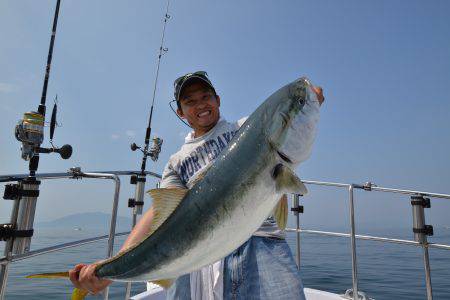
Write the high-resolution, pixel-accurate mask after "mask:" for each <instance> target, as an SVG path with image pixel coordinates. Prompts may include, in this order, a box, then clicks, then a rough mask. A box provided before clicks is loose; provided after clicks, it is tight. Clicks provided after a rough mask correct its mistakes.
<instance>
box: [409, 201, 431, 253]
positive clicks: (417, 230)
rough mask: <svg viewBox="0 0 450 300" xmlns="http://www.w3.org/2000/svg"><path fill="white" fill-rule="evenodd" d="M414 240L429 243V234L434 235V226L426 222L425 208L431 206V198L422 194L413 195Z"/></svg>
mask: <svg viewBox="0 0 450 300" xmlns="http://www.w3.org/2000/svg"><path fill="white" fill-rule="evenodd" d="M411 205H412V216H413V232H414V240H415V241H416V242H418V243H421V244H426V243H427V236H431V235H433V226H431V225H426V224H425V208H430V207H431V203H430V199H429V198H425V197H424V196H422V195H414V196H411Z"/></svg>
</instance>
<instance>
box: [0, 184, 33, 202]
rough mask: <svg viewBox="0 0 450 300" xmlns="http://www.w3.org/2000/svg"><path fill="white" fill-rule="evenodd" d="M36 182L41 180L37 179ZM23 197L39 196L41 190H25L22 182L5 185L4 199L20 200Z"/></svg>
mask: <svg viewBox="0 0 450 300" xmlns="http://www.w3.org/2000/svg"><path fill="white" fill-rule="evenodd" d="M27 184H30V182H27ZM36 184H39V181H36ZM22 197H39V190H24V189H22V188H21V185H20V184H7V185H5V192H4V194H3V199H5V200H19V199H20V198H22Z"/></svg>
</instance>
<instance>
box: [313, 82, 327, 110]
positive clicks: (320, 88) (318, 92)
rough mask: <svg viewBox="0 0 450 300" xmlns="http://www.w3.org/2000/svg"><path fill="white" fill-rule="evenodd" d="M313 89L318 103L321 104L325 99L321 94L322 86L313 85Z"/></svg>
mask: <svg viewBox="0 0 450 300" xmlns="http://www.w3.org/2000/svg"><path fill="white" fill-rule="evenodd" d="M313 90H314V92H315V93H316V95H317V100H319V105H322V103H323V101H325V97H324V96H323V88H322V87H320V86H313Z"/></svg>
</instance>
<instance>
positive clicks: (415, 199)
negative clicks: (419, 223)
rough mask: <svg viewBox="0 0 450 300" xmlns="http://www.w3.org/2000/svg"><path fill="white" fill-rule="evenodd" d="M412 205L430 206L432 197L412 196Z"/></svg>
mask: <svg viewBox="0 0 450 300" xmlns="http://www.w3.org/2000/svg"><path fill="white" fill-rule="evenodd" d="M411 205H421V206H423V208H430V207H431V201H430V198H425V197H424V196H420V195H419V196H411Z"/></svg>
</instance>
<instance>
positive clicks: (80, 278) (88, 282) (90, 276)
mask: <svg viewBox="0 0 450 300" xmlns="http://www.w3.org/2000/svg"><path fill="white" fill-rule="evenodd" d="M161 187H164V188H168V187H174V188H177V187H178V188H179V187H184V186H183V184H182V183H181V179H180V178H179V176H178V174H177V173H176V172H174V170H173V168H172V167H171V165H170V163H168V164H167V165H166V167H165V168H164V172H163V176H162V179H161ZM153 214H154V211H153V207H150V208H149V209H148V210H147V212H146V213H145V214H144V215H143V216H142V217H141V218H140V220H139V222H138V223H137V224H136V226H134V228H133V230H132V231H131V233H130V234H129V235H128V238H127V239H126V240H125V242H124V243H123V245H122V247H121V249H120V251H119V252H122V251H125V250H126V249H128V248H130V247H131V246H133V245H134V244H136V243H139V242H140V241H142V240H143V239H144V238H145V237H146V236H147V233H148V230H149V228H150V224H151V222H152V220H153ZM97 264H98V262H97V263H93V264H90V265H86V264H78V265H76V266H75V267H74V268H73V269H72V270H70V271H69V278H70V281H72V283H73V285H74V286H75V287H77V288H79V289H83V290H87V291H89V292H90V293H92V294H97V293H99V292H100V291H102V290H104V289H105V288H106V287H107V286H108V285H110V284H111V283H112V281H111V280H107V279H99V278H97V277H96V276H95V267H96V265H97Z"/></svg>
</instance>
